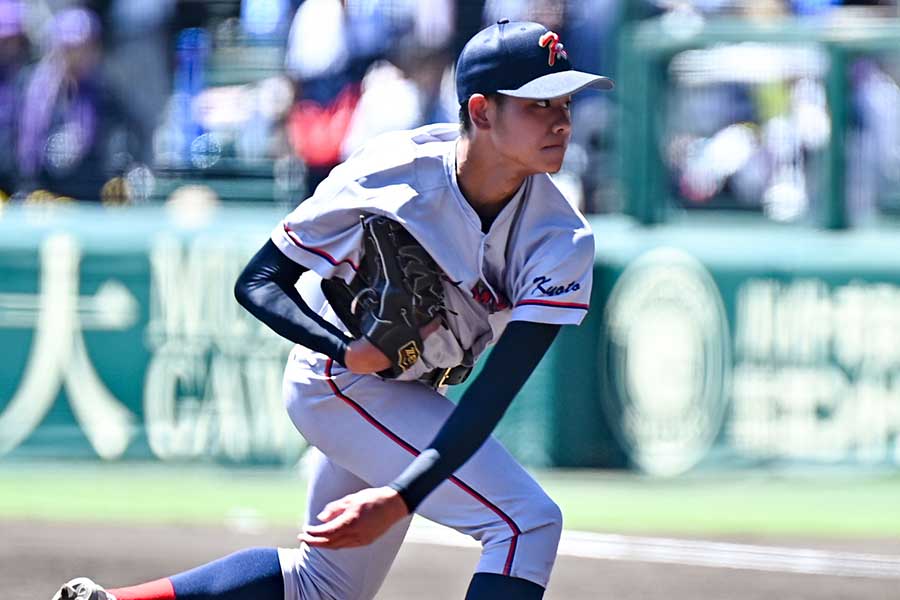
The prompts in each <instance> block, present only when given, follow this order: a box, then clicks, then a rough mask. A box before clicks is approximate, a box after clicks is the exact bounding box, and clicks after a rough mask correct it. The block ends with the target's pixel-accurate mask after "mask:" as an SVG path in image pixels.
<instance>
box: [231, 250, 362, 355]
mask: <svg viewBox="0 0 900 600" xmlns="http://www.w3.org/2000/svg"><path fill="white" fill-rule="evenodd" d="M303 271H304V269H303V267H301V266H300V265H298V264H296V263H294V262H293V261H291V260H290V259H289V258H287V257H286V256H284V255H283V254H282V253H281V251H280V250H279V249H278V248H277V247H276V246H275V244H273V243H272V242H271V241H269V242H267V243H266V245H265V246H263V247H262V248H261V249H260V250H259V252H257V253H256V255H255V256H254V257H253V258H252V259H251V260H250V262H249V263H248V264H247V266H246V267H245V268H244V271H243V273H241V275H240V277H238V280H237V282H236V283H235V286H234V296H235V298H236V299H237V301H238V303H240V305H241V306H243V307H244V308H245V309H247V311H249V312H250V313H251V314H252V315H253V316H255V317H256V318H257V319H259V320H260V321H262V322H263V323H265V324H266V325H267V326H268V327H269V328H270V329H272V330H273V331H274V332H275V333H277V334H278V335H280V336H282V337H284V338H286V339H288V340H290V341H292V342H294V343H296V344H300V345H302V346H306V347H307V348H311V349H312V350H315V351H316V352H321V353H322V354H325V355H326V356H329V357H331V358H333V359H334V360H336V361H337V362H339V363H340V364H342V365H343V364H344V355H345V353H346V351H347V344H349V343H350V342H351V341H352V338H350V337H348V336H347V335H345V334H344V333H343V332H342V331H341V330H339V329H338V328H337V327H335V326H334V325H332V324H331V323H329V322H327V321H325V320H324V319H323V318H322V317H320V316H319V315H317V314H316V313H315V312H313V310H312V309H311V308H309V306H308V305H307V304H306V302H304V300H303V298H302V297H301V296H300V294H299V293H298V292H297V290H296V288H294V285H295V284H296V283H297V279H299V277H300V275H301V274H302V273H303Z"/></svg>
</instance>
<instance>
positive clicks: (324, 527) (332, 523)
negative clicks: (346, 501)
mask: <svg viewBox="0 0 900 600" xmlns="http://www.w3.org/2000/svg"><path fill="white" fill-rule="evenodd" d="M342 510H343V509H342ZM353 521H354V518H353V515H351V514H349V513H347V512H341V514H339V515H338V516H336V517H334V518H333V519H331V520H328V521H325V522H324V523H321V524H319V525H308V526H307V527H305V528H304V531H306V532H307V533H311V534H313V535H324V536H328V537H334V535H335V534H337V533H338V532H340V531H341V530H346V529H347V528H348V527H350V526H352V524H353Z"/></svg>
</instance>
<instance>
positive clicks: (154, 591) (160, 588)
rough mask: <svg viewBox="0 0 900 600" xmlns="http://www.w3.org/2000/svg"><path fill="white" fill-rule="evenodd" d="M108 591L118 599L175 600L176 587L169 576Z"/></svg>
mask: <svg viewBox="0 0 900 600" xmlns="http://www.w3.org/2000/svg"><path fill="white" fill-rule="evenodd" d="M106 591H107V592H109V593H110V594H112V595H113V596H115V597H116V600H175V588H174V587H172V582H171V581H170V580H169V579H168V578H166V579H157V580H156V581H151V582H150V583H142V584H141V585H133V586H131V587H124V588H118V589H115V590H106Z"/></svg>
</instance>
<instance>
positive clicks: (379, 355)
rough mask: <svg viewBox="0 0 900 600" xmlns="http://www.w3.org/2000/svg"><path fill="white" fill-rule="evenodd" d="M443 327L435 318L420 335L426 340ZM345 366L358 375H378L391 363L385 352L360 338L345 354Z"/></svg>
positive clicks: (438, 318) (420, 330)
mask: <svg viewBox="0 0 900 600" xmlns="http://www.w3.org/2000/svg"><path fill="white" fill-rule="evenodd" d="M440 326H441V318H440V317H435V318H434V319H432V320H431V321H430V322H429V323H428V324H427V325H425V326H423V327H422V328H421V329H419V335H421V336H422V339H423V340H425V339H426V338H428V336H429V335H431V334H432V333H434V332H435V331H437V330H438V328H440ZM344 364H345V365H346V366H347V370H348V371H350V372H351V373H356V374H358V375H365V374H367V373H378V372H380V371H384V370H385V369H387V368H389V367H390V366H391V361H390V359H388V357H387V356H385V355H384V352H382V351H381V350H379V349H378V348H377V347H376V346H375V345H374V344H373V343H372V342H370V341H369V340H367V339H366V338H360V339H358V340H354V341H352V342H350V344H349V345H348V346H347V352H346V353H345V354H344Z"/></svg>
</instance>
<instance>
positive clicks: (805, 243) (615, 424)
mask: <svg viewBox="0 0 900 600" xmlns="http://www.w3.org/2000/svg"><path fill="white" fill-rule="evenodd" d="M604 225H606V226H604ZM595 233H596V235H597V240H598V245H599V247H600V248H599V249H598V255H602V254H604V253H605V254H606V257H605V258H601V259H599V260H598V270H597V273H596V276H597V284H599V286H598V287H599V289H597V290H596V291H597V297H598V298H605V299H606V301H605V306H601V305H598V306H597V307H596V312H597V313H600V314H602V320H601V322H600V323H599V331H598V332H597V333H598V337H597V339H598V344H597V347H596V354H594V358H595V360H596V363H595V364H596V372H597V373H598V382H597V384H598V387H597V390H596V394H597V398H598V404H599V405H600V407H601V409H602V414H603V418H604V419H605V420H606V421H607V422H608V423H609V424H610V429H611V431H612V432H613V434H614V435H615V436H616V439H617V441H618V443H619V444H620V445H621V447H622V448H623V449H624V450H625V452H626V454H627V455H628V457H629V460H630V462H631V463H632V464H634V465H636V466H638V467H640V468H641V469H642V470H644V471H647V472H650V473H655V474H661V475H668V474H677V473H681V472H683V471H686V470H688V469H691V468H693V467H695V466H697V465H701V466H702V465H707V466H713V465H716V464H729V465H731V466H741V465H747V466H762V465H770V464H773V463H774V462H778V461H781V462H799V463H806V464H812V463H816V464H823V465H825V464H827V465H841V464H846V465H870V466H879V467H885V466H892V467H895V466H897V465H898V464H900V436H898V433H900V388H898V387H897V382H896V379H897V373H898V369H900V354H898V352H897V350H896V349H895V347H896V344H895V343H894V341H893V340H896V337H897V334H898V331H900V316H898V314H900V312H898V310H897V309H898V306H897V305H896V304H895V303H897V302H898V301H900V261H898V260H897V258H896V257H897V256H900V246H898V242H897V238H896V236H894V235H893V234H892V233H890V232H884V233H882V234H880V235H879V234H874V233H873V232H848V231H845V232H829V231H820V230H812V229H801V228H795V229H792V230H784V229H782V230H780V231H777V230H770V231H764V230H759V229H755V228H747V227H739V226H732V227H731V228H728V227H725V226H723V225H722V224H721V223H713V224H709V223H708V224H706V225H702V224H700V223H693V224H690V225H686V224H680V225H663V226H660V227H657V228H655V229H654V230H653V232H652V233H650V232H645V233H644V234H643V235H640V236H635V235H634V232H633V231H629V230H628V229H625V228H617V227H612V226H609V224H601V223H597V222H595ZM604 245H605V248H604Z"/></svg>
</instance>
